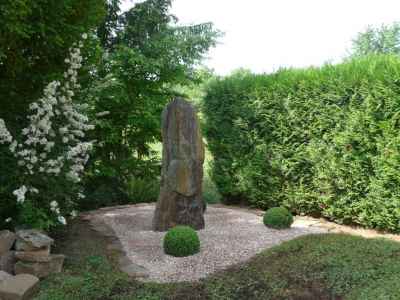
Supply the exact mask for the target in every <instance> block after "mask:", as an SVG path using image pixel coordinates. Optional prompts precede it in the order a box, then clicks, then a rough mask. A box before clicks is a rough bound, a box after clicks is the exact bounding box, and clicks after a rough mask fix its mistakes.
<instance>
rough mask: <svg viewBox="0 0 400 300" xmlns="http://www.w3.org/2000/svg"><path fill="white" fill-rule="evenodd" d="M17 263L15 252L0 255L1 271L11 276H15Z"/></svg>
mask: <svg viewBox="0 0 400 300" xmlns="http://www.w3.org/2000/svg"><path fill="white" fill-rule="evenodd" d="M15 262H16V259H15V252H14V251H8V252H6V253H4V254H3V255H0V270H1V271H5V272H7V273H10V274H13V273H14V264H15ZM0 299H1V298H0Z"/></svg>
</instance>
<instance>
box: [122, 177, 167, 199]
mask: <svg viewBox="0 0 400 300" xmlns="http://www.w3.org/2000/svg"><path fill="white" fill-rule="evenodd" d="M159 192H160V181H159V180H158V179H157V178H156V179H153V178H134V177H133V178H131V179H130V180H129V181H128V185H127V193H128V197H129V200H128V201H129V203H133V204H136V203H150V202H156V201H157V198H158V194H159Z"/></svg>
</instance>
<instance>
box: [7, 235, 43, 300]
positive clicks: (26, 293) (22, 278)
mask: <svg viewBox="0 0 400 300" xmlns="http://www.w3.org/2000/svg"><path fill="white" fill-rule="evenodd" d="M15 241H16V235H15V234H14V233H13V232H11V231H8V230H2V231H0V299H1V300H26V299H30V298H31V297H32V296H33V295H34V294H35V292H36V290H37V288H38V283H39V278H37V277H36V276H33V275H30V274H20V275H16V276H13V275H11V274H13V273H14V265H15V251H13V250H12V249H13V246H14V244H15Z"/></svg>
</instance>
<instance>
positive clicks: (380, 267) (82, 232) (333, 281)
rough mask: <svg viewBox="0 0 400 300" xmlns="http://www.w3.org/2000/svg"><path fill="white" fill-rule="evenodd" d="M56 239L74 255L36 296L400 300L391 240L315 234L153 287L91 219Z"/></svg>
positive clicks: (397, 247) (399, 260) (399, 252)
mask: <svg viewBox="0 0 400 300" xmlns="http://www.w3.org/2000/svg"><path fill="white" fill-rule="evenodd" d="M54 237H55V238H56V247H55V251H59V252H62V253H64V254H66V255H67V256H68V258H67V260H66V263H65V268H64V272H63V273H61V274H59V275H56V276H52V277H51V278H48V279H47V280H44V281H43V282H42V283H41V291H40V293H39V294H38V295H37V298H36V299H40V300H64V299H65V300H66V299H71V300H77V299H84V300H91V299H101V300H108V299H110V300H111V299H119V300H128V299H129V300H130V299H132V300H133V299H140V300H157V299H169V300H172V299H174V300H178V299H180V300H186V299H190V300H195V299H216V300H217V299H218V300H222V299H238V300H239V299H263V300H264V299H304V300H310V299H360V300H361V299H362V300H368V299H374V300H379V299H385V300H387V299H400V243H397V242H392V241H388V240H383V239H365V238H361V237H355V236H349V235H342V234H322V235H309V236H304V237H300V238H297V239H295V240H291V241H288V242H284V243H283V244H281V245H280V246H277V247H274V248H271V249H269V250H266V251H264V252H263V253H261V254H259V255H258V256H256V257H255V258H254V259H252V260H251V261H249V262H248V263H247V264H244V265H238V266H234V267H231V268H230V269H228V270H226V271H223V272H220V273H218V274H215V275H213V276H211V277H209V278H207V279H205V280H202V281H200V282H197V283H179V284H152V283H141V282H138V281H135V280H133V279H130V278H128V277H127V276H126V275H124V274H123V273H121V272H119V271H118V270H117V269H116V268H115V267H114V265H115V260H116V259H117V256H118V254H117V253H115V252H114V253H113V252H110V251H111V250H110V251H109V250H106V249H107V240H106V239H105V238H104V237H102V236H99V235H98V234H96V233H94V232H93V231H92V230H91V229H90V227H89V226H88V224H87V223H85V222H83V221H78V220H77V221H75V222H73V223H72V224H70V225H68V227H66V228H65V229H63V230H62V231H60V232H57V233H55V234H54Z"/></svg>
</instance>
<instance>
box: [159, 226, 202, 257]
mask: <svg viewBox="0 0 400 300" xmlns="http://www.w3.org/2000/svg"><path fill="white" fill-rule="evenodd" d="M199 251H200V239H199V236H198V235H197V232H196V231H195V230H194V229H193V228H191V227H189V226H176V227H174V228H171V229H170V230H169V231H168V232H167V234H166V235H165V237H164V252H165V253H166V254H169V255H172V256H176V257H184V256H190V255H193V254H196V253H197V252H199Z"/></svg>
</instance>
